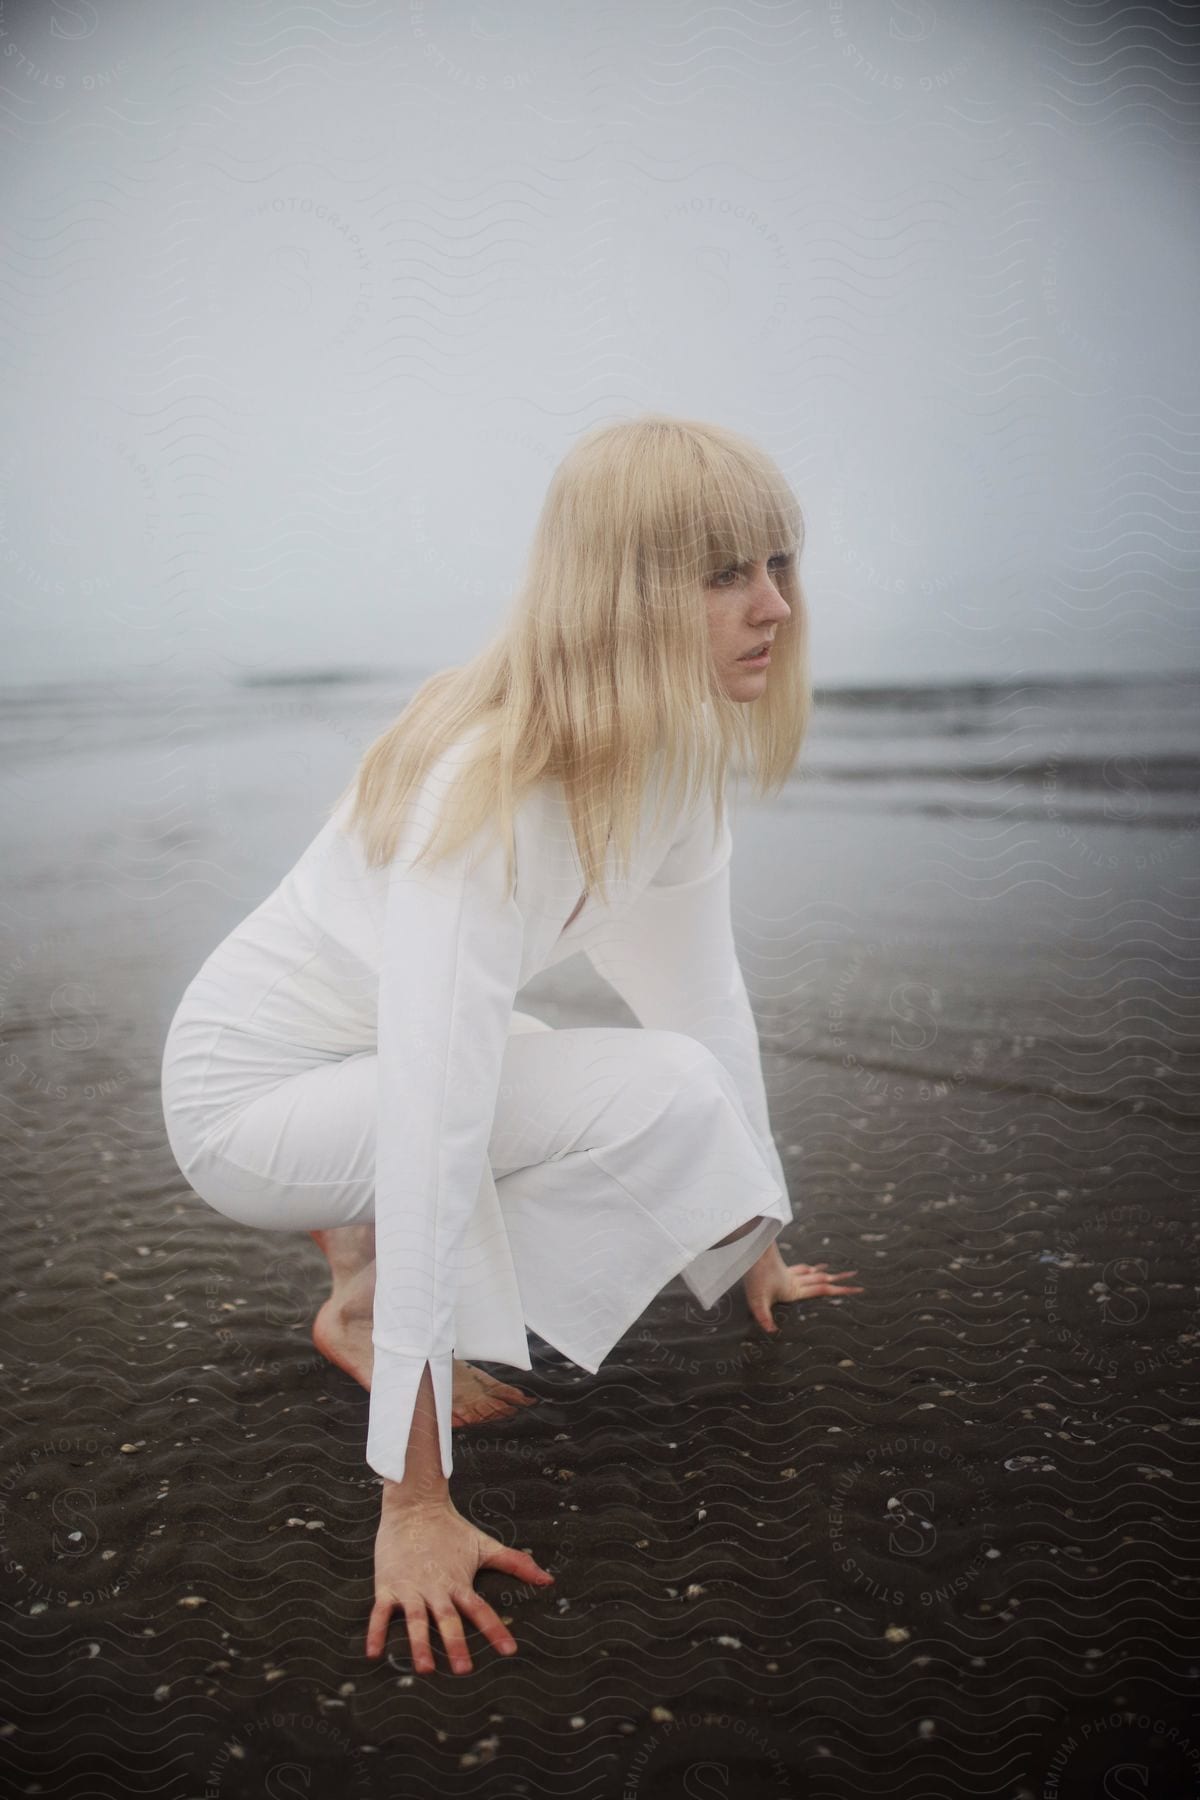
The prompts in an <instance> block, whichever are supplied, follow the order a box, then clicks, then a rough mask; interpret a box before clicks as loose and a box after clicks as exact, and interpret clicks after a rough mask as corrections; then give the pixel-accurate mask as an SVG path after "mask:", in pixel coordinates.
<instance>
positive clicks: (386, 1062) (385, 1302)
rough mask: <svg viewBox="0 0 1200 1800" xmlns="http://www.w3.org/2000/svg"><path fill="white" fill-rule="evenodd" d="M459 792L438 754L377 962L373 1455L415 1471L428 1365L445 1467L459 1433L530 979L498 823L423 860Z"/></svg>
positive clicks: (379, 1463)
mask: <svg viewBox="0 0 1200 1800" xmlns="http://www.w3.org/2000/svg"><path fill="white" fill-rule="evenodd" d="M448 787H449V773H448V765H447V759H446V758H442V759H440V760H439V762H438V763H436V764H435V765H434V768H433V770H432V771H431V772H430V774H429V775H428V776H427V778H426V781H425V783H424V785H423V787H422V789H421V790H420V792H419V794H418V795H417V796H416V798H415V799H414V801H413V803H412V805H411V806H410V808H409V809H408V817H407V821H406V824H405V827H404V831H403V833H402V836H401V839H400V842H399V845H398V848H397V853H396V856H395V857H394V858H393V860H392V862H391V864H390V865H389V867H388V877H387V890H386V904H385V910H384V918H383V928H382V955H381V962H380V971H379V1017H378V1075H379V1101H378V1116H377V1124H376V1150H375V1246H376V1249H375V1255H376V1285H375V1315H374V1327H373V1332H372V1338H373V1342H374V1369H373V1373H372V1377H371V1401H370V1413H369V1423H368V1430H367V1462H368V1463H369V1465H370V1466H371V1468H373V1469H374V1470H375V1471H376V1473H377V1474H379V1475H382V1476H384V1477H385V1478H386V1479H388V1480H391V1481H400V1480H401V1479H402V1478H403V1475H404V1468H405V1462H406V1458H407V1450H408V1439H409V1434H410V1431H411V1428H412V1419H413V1411H414V1408H415V1404H416V1397H417V1390H418V1387H419V1386H420V1382H421V1377H422V1375H423V1374H424V1371H425V1365H426V1363H428V1364H429V1365H430V1369H431V1372H432V1380H433V1391H434V1399H435V1402H436V1406H437V1418H438V1436H439V1443H440V1448H441V1464H442V1473H443V1474H444V1475H446V1476H449V1474H450V1472H451V1468H452V1466H453V1455H452V1451H451V1443H450V1410H451V1375H452V1368H453V1349H454V1312H455V1297H456V1270H457V1267H458V1258H459V1249H460V1245H461V1242H462V1237H463V1232H464V1229H465V1227H466V1225H467V1223H468V1221H469V1219H470V1217H471V1214H472V1210H473V1208H474V1205H475V1201H476V1196H477V1194H478V1192H479V1185H480V1180H481V1178H482V1175H483V1169H484V1163H485V1159H486V1156H487V1147H488V1140H489V1138H490V1136H491V1130H492V1121H493V1114H494V1112H495V1106H496V1097H497V1092H498V1088H499V1082H500V1067H501V1061H502V1058H503V1056H504V1051H505V1047H506V1044H507V1041H508V1030H509V1022H510V1019H511V1016H512V1009H513V1000H514V998H515V995H516V991H517V988H518V986H519V977H520V968H521V958H522V949H523V920H522V915H521V912H520V909H519V908H518V906H517V903H516V900H515V898H510V897H509V896H508V894H507V891H506V882H505V853H504V849H503V847H502V846H501V845H500V844H499V843H498V842H495V841H493V842H492V843H491V844H490V845H489V846H488V847H487V848H486V849H484V848H483V847H482V840H483V838H484V837H485V836H486V832H481V833H480V834H478V835H477V837H476V838H474V839H472V840H471V841H470V842H469V843H468V844H466V845H464V846H463V848H462V849H461V850H460V851H459V852H458V853H457V854H456V855H454V856H453V857H451V858H449V859H446V860H443V861H441V862H439V863H437V864H436V865H434V866H432V867H430V866H429V865H428V864H423V865H422V867H421V868H420V869H419V870H413V869H412V868H411V867H410V866H409V865H410V861H411V858H412V857H413V856H415V855H416V852H417V850H418V849H420V848H421V847H422V846H423V845H424V844H425V842H426V841H427V839H428V837H429V835H430V833H431V831H432V827H433V824H434V819H435V815H436V813H437V812H439V811H440V806H441V802H442V800H443V798H444V794H445V791H446V790H447V789H448Z"/></svg>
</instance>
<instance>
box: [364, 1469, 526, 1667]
mask: <svg viewBox="0 0 1200 1800" xmlns="http://www.w3.org/2000/svg"><path fill="white" fill-rule="evenodd" d="M480 1569H503V1570H504V1571H505V1573H506V1574H509V1575H514V1576H515V1577H516V1578H517V1580H518V1581H529V1582H535V1583H537V1584H538V1585H539V1586H542V1587H544V1586H546V1585H547V1583H549V1582H552V1581H553V1580H554V1577H553V1575H551V1574H550V1572H549V1570H547V1569H543V1568H542V1567H541V1566H540V1565H539V1564H538V1563H536V1562H534V1560H533V1558H532V1556H528V1555H526V1553H525V1552H524V1551H523V1550H510V1549H509V1548H508V1547H507V1545H505V1544H502V1543H500V1541H499V1539H498V1538H494V1537H489V1536H488V1534H487V1533H486V1532H485V1531H480V1530H479V1528H478V1527H477V1526H475V1525H472V1524H471V1522H470V1520H469V1519H465V1518H464V1517H463V1515H462V1514H461V1513H460V1512H459V1510H458V1508H457V1507H456V1506H455V1505H454V1503H453V1501H452V1500H451V1499H450V1498H449V1496H448V1495H447V1496H446V1497H445V1498H444V1499H437V1500H421V1501H417V1502H411V1501H408V1502H400V1501H393V1500H391V1499H389V1497H388V1495H387V1493H386V1492H385V1495H384V1501H383V1510H382V1512H381V1514H380V1518H379V1530H378V1532H377V1533H376V1537H375V1605H374V1607H373V1608H372V1611H371V1617H370V1621H369V1623H368V1625H367V1647H366V1653H367V1655H368V1656H382V1655H383V1652H384V1649H385V1648H386V1645H387V1634H388V1623H389V1621H390V1619H391V1616H392V1613H393V1611H394V1610H395V1608H396V1607H400V1608H402V1609H403V1612H404V1618H405V1622H406V1624H407V1627H408V1642H409V1648H410V1650H411V1652H412V1660H413V1669H414V1670H415V1671H416V1673H417V1674H418V1675H431V1674H432V1673H433V1671H434V1669H435V1667H436V1664H435V1662H434V1657H433V1650H432V1648H431V1646H430V1642H429V1615H432V1616H433V1618H434V1619H435V1620H436V1622H437V1627H438V1630H439V1631H440V1632H441V1636H442V1642H443V1644H444V1645H445V1647H446V1654H447V1656H448V1657H449V1658H450V1666H451V1668H452V1669H453V1671H454V1673H455V1674H456V1675H465V1674H469V1673H470V1671H471V1667H472V1664H471V1655H470V1651H469V1650H468V1649H467V1642H466V1636H465V1634H464V1632H463V1626H462V1620H461V1619H460V1617H459V1614H460V1613H461V1614H462V1615H463V1616H464V1617H465V1618H467V1619H469V1620H470V1621H471V1622H472V1624H475V1625H478V1627H479V1629H480V1631H482V1633H483V1635H484V1636H485V1637H486V1638H487V1639H488V1641H489V1643H492V1644H494V1645H495V1647H496V1649H497V1650H499V1651H500V1653H501V1655H503V1656H511V1655H512V1654H513V1653H514V1651H515V1650H516V1648H517V1646H516V1642H515V1640H514V1639H513V1637H512V1635H511V1633H510V1632H509V1630H508V1628H507V1626H506V1625H504V1624H503V1623H502V1621H501V1620H500V1617H499V1615H498V1614H497V1613H496V1612H495V1611H494V1610H493V1608H492V1607H490V1606H489V1605H488V1603H487V1601H486V1600H485V1599H484V1598H483V1595H482V1594H477V1593H476V1592H475V1577H476V1575H477V1574H478V1572H479V1570H480Z"/></svg>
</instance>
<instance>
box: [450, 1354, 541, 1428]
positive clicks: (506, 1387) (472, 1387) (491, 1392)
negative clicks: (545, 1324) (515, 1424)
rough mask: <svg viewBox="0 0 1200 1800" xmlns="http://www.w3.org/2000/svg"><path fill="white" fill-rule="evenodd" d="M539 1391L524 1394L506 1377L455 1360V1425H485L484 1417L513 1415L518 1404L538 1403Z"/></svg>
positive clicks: (492, 1417) (500, 1417)
mask: <svg viewBox="0 0 1200 1800" xmlns="http://www.w3.org/2000/svg"><path fill="white" fill-rule="evenodd" d="M536 1405H537V1395H536V1394H523V1393H522V1392H521V1390H520V1388H515V1387H513V1386H512V1385H511V1384H510V1383H509V1382H507V1381H497V1380H496V1377H495V1376H494V1375H487V1374H485V1373H484V1371H483V1370H482V1369H477V1368H475V1367H474V1365H473V1364H471V1363H465V1362H459V1361H458V1359H457V1358H456V1359H455V1363H454V1403H453V1409H452V1411H451V1414H450V1422H451V1424H452V1425H482V1424H483V1422H484V1420H485V1419H511V1418H512V1416H513V1413H514V1411H515V1410H516V1408H517V1407H518V1406H536Z"/></svg>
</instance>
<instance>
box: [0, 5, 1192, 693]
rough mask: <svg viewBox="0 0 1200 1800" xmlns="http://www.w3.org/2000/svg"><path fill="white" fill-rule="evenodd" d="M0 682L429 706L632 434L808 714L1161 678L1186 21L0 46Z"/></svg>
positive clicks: (117, 24)
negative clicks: (751, 529)
mask: <svg viewBox="0 0 1200 1800" xmlns="http://www.w3.org/2000/svg"><path fill="white" fill-rule="evenodd" d="M0 32H2V36H0V50H2V54H3V60H2V61H0V76H2V78H3V82H4V87H5V119H6V129H5V138H6V143H5V152H4V161H3V168H4V173H3V175H2V176H0V216H2V222H3V240H2V241H3V249H2V250H0V256H2V258H3V274H4V292H5V302H4V307H5V337H4V342H5V350H6V355H5V363H6V367H5V392H6V400H7V405H6V407H5V425H4V443H3V445H2V446H0V578H2V580H3V593H4V596H5V601H6V608H5V610H6V617H7V633H6V648H7V651H8V658H7V663H8V674H7V679H8V680H9V681H11V682H16V683H27V682H45V681H59V680H64V679H71V678H73V677H76V676H79V675H84V674H92V675H97V674H98V675H101V676H108V675H110V674H113V675H115V674H120V673H125V674H128V673H134V674H136V673H138V672H145V673H147V674H149V673H153V674H155V675H159V676H167V677H172V676H178V677H191V676H193V675H213V676H220V675H224V676H228V677H233V678H237V677H239V676H242V675H245V674H247V673H254V672H261V671H269V670H295V669H301V670H303V669H311V670H320V669H328V668H330V667H335V668H337V667H352V668H361V667H366V668H369V669H372V670H375V671H384V670H387V671H396V672H400V673H401V674H402V673H403V672H404V671H408V670H414V669H424V668H432V667H437V666H443V665H445V664H447V663H451V662H457V661H462V660H463V659H464V658H466V657H467V656H469V655H470V654H471V653H472V652H473V651H474V650H475V649H477V648H478V647H479V645H480V644H481V643H482V642H483V641H484V640H485V638H486V637H487V636H488V635H489V634H490V633H491V631H492V630H493V629H494V627H495V625H496V624H497V622H498V620H499V618H500V617H501V615H502V613H503V611H504V608H505V606H506V604H507V601H508V599H509V598H510V597H511V595H512V593H513V592H514V586H515V583H516V581H517V578H518V575H519V572H520V568H521V565H522V561H523V557H524V554H525V550H526V546H527V544H528V540H529V534H530V532H531V530H532V527H533V524H534V521H535V519H536V516H537V512H538V508H539V506H540V504H541V500H542V496H543V494H544V491H545V487H546V483H547V481H548V479H549V476H550V474H551V472H552V470H553V469H554V467H555V466H556V464H557V463H558V461H559V459H560V458H561V457H562V455H563V454H564V453H565V452H566V451H567V450H568V449H569V448H570V446H571V444H572V443H573V442H574V441H575V440H576V439H577V438H578V437H579V435H580V434H581V433H582V432H584V431H585V430H587V429H589V428H590V427H591V426H593V425H595V424H598V423H601V422H603V421H606V420H609V419H612V418H618V417H627V416H631V415H633V414H636V413H638V412H641V411H644V410H647V409H651V408H653V409H661V410H665V411H668V412H673V413H678V414H682V415H686V416H697V417H701V418H710V419H713V420H718V421H721V422H724V423H727V424H729V425H732V426H734V427H736V428H737V429H739V430H742V431H744V432H746V433H748V434H749V435H750V436H752V437H754V438H755V439H756V440H757V441H759V442H761V443H762V444H763V445H764V446H766V447H767V448H768V449H769V450H770V451H771V452H772V454H773V455H774V456H775V457H776V458H777V460H778V461H779V462H780V464H781V465H782V467H783V468H784V469H785V470H786V472H787V474H788V475H789V477H790V479H791V480H792V482H793V484H794V486H795V488H796V490H797V493H798V494H799V497H800V500H801V504H802V507H803V509H804V514H805V519H806V524H807V539H806V545H805V551H804V557H803V561H802V565H801V567H802V573H803V575H804V578H805V581H806V587H807V593H808V599H809V607H810V612H811V622H812V649H813V660H814V668H815V671H816V673H817V676H818V679H821V680H824V681H827V682H846V683H855V682H862V683H866V684H871V683H889V682H906V681H908V682H916V683H918V684H919V683H922V682H925V681H935V682H936V681H945V680H950V679H957V678H964V677H966V678H970V677H978V678H982V679H987V680H991V679H1005V678H1008V677H1015V676H1019V675H1022V674H1028V675H1030V676H1044V675H1065V674H1070V673H1072V672H1076V671H1087V672H1109V673H1120V674H1126V673H1129V672H1135V673H1137V672H1143V671H1153V670H1162V669H1178V668H1180V667H1186V668H1196V667H1200V626H1198V624H1197V619H1198V617H1200V614H1198V610H1197V607H1196V590H1197V574H1198V571H1200V533H1198V528H1197V513H1196V507H1195V468H1196V459H1197V455H1198V453H1200V404H1198V400H1197V366H1196V358H1195V354H1194V304H1195V301H1194V297H1195V294H1196V292H1197V289H1198V286H1200V282H1198V276H1200V254H1198V241H1197V234H1196V230H1195V221H1194V215H1193V211H1192V208H1191V206H1190V204H1189V198H1190V196H1191V195H1192V194H1193V193H1194V189H1195V172H1196V163H1197V150H1198V147H1200V126H1198V116H1197V107H1196V93H1197V87H1196V83H1195V78H1194V72H1195V59H1196V52H1195V49H1194V47H1193V39H1194V38H1195V37H1196V33H1195V30H1194V22H1192V27H1191V29H1188V21H1187V18H1186V16H1185V15H1184V14H1183V13H1182V12H1179V11H1178V9H1176V11H1175V12H1172V11H1170V10H1165V11H1164V10H1160V11H1158V12H1154V11H1149V10H1146V9H1132V10H1129V11H1120V10H1118V11H1116V12H1114V13H1112V14H1108V13H1106V12H1105V11H1104V10H1103V9H1100V10H1097V9H1089V8H1080V7H1077V6H1071V5H1067V4H1066V3H1065V0H1061V3H1059V0H1056V4H1054V5H1015V6H1005V7H999V6H996V5H994V4H993V5H989V4H984V3H983V0H978V3H976V4H972V3H970V0H967V3H965V4H959V5H955V6H953V7H951V6H948V5H940V4H938V5H935V4H933V0H907V3H901V0H895V3H894V4H881V3H879V0H829V3H828V4H824V5H819V6H813V7H798V6H797V7H792V6H783V7H759V6H757V5H751V6H749V7H745V8H738V9H735V11H734V12H732V13H723V12H721V11H719V10H718V11H716V12H708V11H701V12H694V13H693V12H689V11H688V10H687V9H681V8H677V7H675V6H668V5H660V4H654V5H649V6H634V5H633V4H630V3H628V0H626V3H624V4H620V5H606V6H604V7H603V8H585V7H583V6H582V5H581V4H568V5H565V6H563V5H555V6H550V5H549V4H531V5H527V6H522V7H509V6H501V5H499V4H497V3H493V0H481V3H479V4H474V5H470V6H466V5H453V4H438V3H437V0H428V3H426V4H421V5H412V6H406V7H403V8H395V9H393V8H389V7H386V6H382V7H381V6H374V5H372V6H365V7H355V8H334V9H332V10H329V9H324V8H322V9H320V10H319V11H317V12H312V11H309V10H307V9H302V8H296V9H288V8H286V7H285V8H284V9H283V10H281V11H272V12H271V13H269V14H268V13H263V12H260V11H259V10H257V9H244V8H240V7H235V6H232V5H220V4H215V5H210V6H206V7H205V8H204V11H203V14H202V16H201V15H198V14H196V13H195V12H190V13H187V14H183V13H177V12H174V11H172V9H157V10H155V11H153V12H147V11H145V10H144V9H141V8H136V7H133V6H121V5H116V6H108V7H105V8H104V9H99V8H94V7H90V6H86V7H77V8H72V9H65V8H60V7H54V6H51V7H46V8H43V9H40V10H35V9H33V8H29V7H26V8H23V9H22V8H10V7H7V6H6V7H5V8H4V9H3V15H2V17H0Z"/></svg>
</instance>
